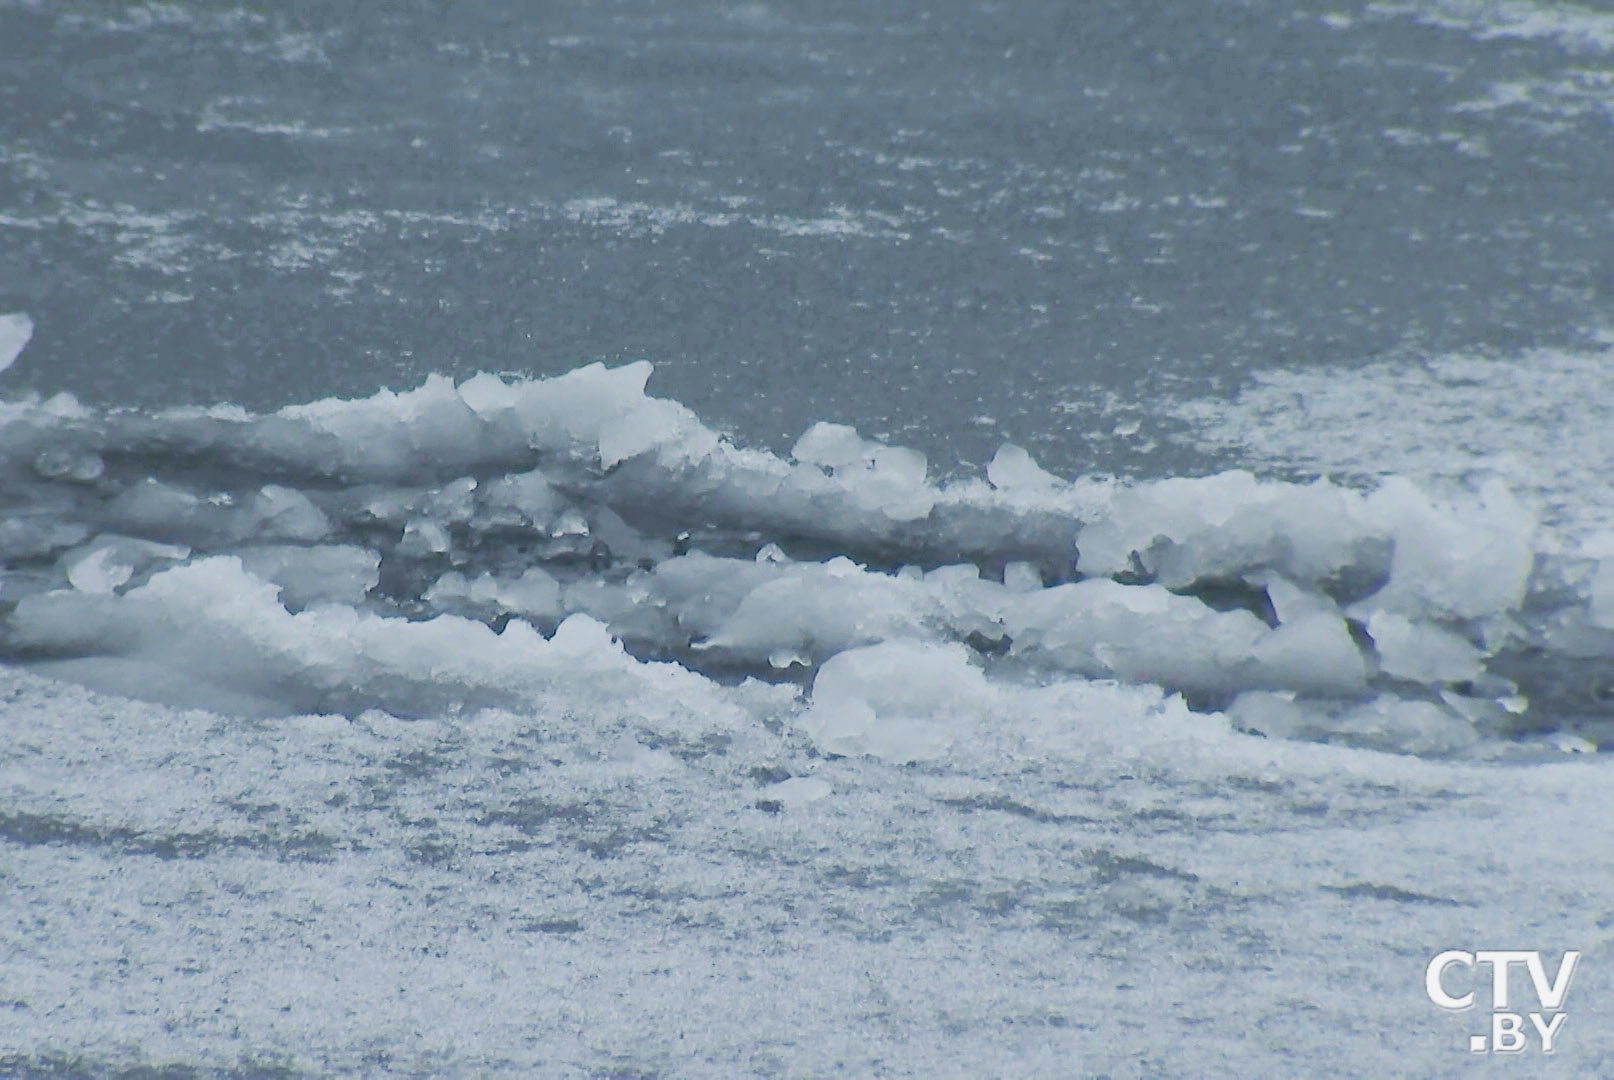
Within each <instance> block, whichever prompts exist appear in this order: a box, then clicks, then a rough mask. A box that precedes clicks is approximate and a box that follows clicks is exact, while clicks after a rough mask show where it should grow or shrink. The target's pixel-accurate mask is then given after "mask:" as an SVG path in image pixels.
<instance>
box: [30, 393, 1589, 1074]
mask: <svg viewBox="0 0 1614 1080" xmlns="http://www.w3.org/2000/svg"><path fill="white" fill-rule="evenodd" d="M649 373H650V372H649V368H648V365H629V366H627V367H624V368H618V369H614V370H613V369H607V368H605V367H603V366H600V365H593V366H590V367H587V368H582V369H579V370H578V371H575V372H572V373H571V374H569V375H566V376H563V377H560V378H557V379H550V380H534V381H525V382H511V381H506V380H503V379H500V378H496V377H493V376H478V377H475V378H472V379H470V380H468V381H466V382H464V383H462V384H459V385H458V386H456V385H455V384H454V383H452V382H450V381H449V380H447V379H441V378H433V379H431V380H429V381H428V382H427V383H426V384H425V385H424V386H422V387H420V388H418V389H416V390H412V391H406V392H403V393H392V392H383V393H380V394H377V395H375V396H373V397H370V398H367V399H364V400H361V401H322V402H315V403H311V404H309V405H305V406H299V407H295V408H289V409H285V410H282V411H280V412H279V413H276V414H273V415H268V416H258V415H253V414H251V413H248V412H246V411H244V410H240V409H234V408H218V409H189V410H176V411H172V412H168V413H162V414H149V413H140V412H135V411H127V412H102V411H97V410H93V409H88V408H85V407H83V406H81V405H79V404H78V403H77V402H75V401H72V400H71V399H65V398H57V399H51V400H48V401H40V400H37V399H23V400H18V401H13V402H10V403H8V404H6V405H5V406H4V407H3V408H0V466H4V468H3V470H0V484H3V485H5V487H4V495H5V497H6V500H7V505H8V507H11V508H13V509H12V510H11V511H10V512H9V513H8V515H7V516H6V517H5V518H4V520H3V521H0V557H3V559H4V564H3V568H0V652H3V656H4V659H5V661H6V665H5V666H0V710H3V711H0V843H3V846H0V855H3V856H4V861H0V879H3V883H4V884H5V886H6V887H5V888H3V889H0V957H3V958H4V971H5V981H4V984H3V987H0V1067H4V1068H11V1067H12V1066H13V1065H18V1063H19V1062H21V1061H22V1060H23V1058H26V1059H27V1060H28V1061H30V1062H32V1065H30V1066H29V1067H30V1068H36V1069H41V1068H56V1069H57V1070H58V1072H64V1073H66V1074H67V1075H79V1074H89V1075H95V1074H100V1073H105V1072H115V1071H117V1070H118V1069H125V1068H131V1067H136V1066H149V1067H152V1068H158V1069H161V1068H167V1067H170V1066H172V1067H176V1068H189V1067H196V1068H199V1069H201V1070H204V1071H208V1070H213V1071H217V1070H226V1071H227V1070H229V1069H239V1070H242V1071H244V1072H246V1073H253V1072H254V1071H258V1072H274V1071H275V1070H280V1071H281V1072H282V1073H287V1074H290V1075H304V1074H306V1075H323V1074H329V1073H332V1072H354V1073H362V1072H386V1073H404V1074H431V1075H440V1074H446V1075H488V1074H503V1075H513V1076H528V1075H554V1076H579V1077H583V1076H589V1077H594V1076H610V1075H615V1076H624V1075H639V1076H643V1075H678V1076H684V1075H690V1076H713V1077H718V1076H732V1075H737V1074H760V1075H773V1076H801V1077H809V1076H822V1075H827V1074H833V1073H836V1072H842V1073H846V1074H848V1075H876V1074H882V1073H892V1074H905V1075H923V1076H942V1075H957V1076H981V1075H1026V1076H1065V1075H1071V1074H1072V1073H1073V1072H1074V1073H1075V1074H1077V1075H1084V1074H1091V1075H1150V1076H1172V1075H1193V1076H1232V1075H1239V1076H1244V1075H1249V1073H1250V1072H1251V1071H1252V1070H1253V1071H1256V1072H1270V1073H1278V1072H1281V1073H1286V1074H1300V1075H1319V1076H1320V1075H1363V1074H1369V1075H1392V1074H1404V1073H1409V1072H1410V1073H1415V1074H1418V1075H1439V1074H1442V1073H1443V1072H1447V1071H1449V1070H1450V1068H1451V1067H1452V1066H1451V1063H1452V1062H1454V1061H1459V1060H1461V1061H1464V1062H1466V1061H1467V1060H1468V1059H1467V1057H1466V1038H1467V1035H1468V1034H1469V1033H1470V1032H1469V1030H1468V1025H1466V1024H1465V1023H1464V1021H1463V1019H1462V1018H1460V1017H1451V1016H1447V1015H1445V1014H1443V1013H1440V1012H1439V1011H1438V1010H1435V1009H1434V1008H1433V1007H1432V1006H1430V1005H1429V1004H1428V1002H1427V1001H1426V1000H1425V999H1424V997H1423V996H1422V993H1421V975H1422V970H1423V967H1422V966H1423V964H1424V963H1425V962H1426V961H1427V958H1428V957H1429V956H1430V955H1433V953H1435V952H1437V951H1440V950H1442V949H1448V948H1488V947H1510V943H1511V945H1523V946H1525V947H1536V946H1539V947H1541V948H1542V949H1547V950H1562V949H1567V948H1575V949H1580V950H1583V951H1584V953H1585V960H1584V961H1583V974H1582V975H1581V977H1579V978H1578V979H1577V981H1576V984H1575V990H1574V993H1573V996H1572V1001H1571V1016H1570V1020H1569V1025H1570V1026H1569V1027H1568V1028H1567V1030H1566V1033H1565V1035H1564V1037H1563V1040H1562V1047H1561V1049H1560V1052H1559V1054H1558V1055H1556V1056H1555V1058H1554V1059H1553V1060H1552V1061H1551V1062H1550V1066H1551V1067H1552V1068H1554V1069H1558V1070H1562V1071H1563V1072H1564V1073H1565V1074H1566V1075H1597V1074H1599V1073H1607V1072H1608V1071H1609V1067H1610V1064H1611V1062H1614V1043H1611V1042H1610V1039H1609V1037H1608V1036H1607V1035H1606V1032H1607V1031H1608V1030H1609V1029H1608V1027H1607V1025H1599V1024H1597V1023H1595V1022H1591V1021H1590V1019H1589V1018H1590V1017H1592V1016H1594V1015H1595V1012H1594V1011H1592V1010H1590V1009H1589V1010H1588V1012H1587V1014H1586V1015H1587V1017H1588V1022H1583V1023H1577V1015H1576V1014H1575V1013H1574V1011H1573V1010H1574V1008H1575V1005H1576V1003H1577V1002H1578V1001H1581V1000H1584V1001H1587V1002H1593V1001H1595V1000H1596V998H1597V995H1599V994H1606V993H1608V992H1610V991H1611V990H1614V981H1611V976H1610V974H1609V972H1610V971H1614V964H1610V963H1609V962H1608V961H1609V960H1610V959H1611V958H1614V957H1611V946H1610V938H1609V934H1608V931H1607V929H1606V927H1607V926H1608V925H1609V922H1610V920H1614V913H1611V912H1610V911H1609V910H1608V905H1607V904H1605V903H1604V902H1603V900H1602V899H1600V898H1601V897H1603V896H1605V895H1606V892H1607V890H1606V888H1604V886H1605V885H1606V881H1604V878H1605V877H1606V870H1605V869H1604V868H1603V866H1602V862H1603V861H1606V860H1602V861H1600V860H1599V859H1597V858H1596V857H1595V853H1596V852H1599V851H1603V850H1606V849H1608V847H1609V842H1610V840H1611V839H1614V838H1611V837H1610V835H1609V824H1608V823H1609V815H1608V814H1607V813H1606V812H1605V810H1604V805H1605V803H1606V798H1605V794H1604V793H1605V792H1606V790H1607V787H1608V783H1609V779H1610V778H1609V777H1608V776H1607V775H1606V773H1607V771H1608V766H1607V763H1606V761H1604V760H1603V757H1604V756H1603V755H1600V754H1595V753H1590V751H1595V750H1597V749H1599V748H1601V747H1603V746H1605V745H1606V744H1607V742H1608V741H1609V731H1610V726H1609V725H1608V724H1607V710H1608V702H1607V699H1606V696H1603V695H1602V692H1601V689H1600V688H1602V687H1604V686H1606V685H1607V679H1608V676H1609V673H1610V668H1611V665H1614V627H1611V626H1610V625H1609V623H1610V621H1611V619H1610V616H1609V605H1610V599H1609V597H1610V585H1609V582H1610V575H1609V571H1608V567H1609V565H1610V559H1609V552H1608V550H1607V548H1608V545H1607V544H1606V543H1605V542H1604V541H1602V540H1598V539H1597V538H1596V537H1584V538H1579V539H1578V540H1577V542H1576V543H1575V544H1573V545H1568V546H1566V545H1564V544H1561V543H1558V542H1557V541H1556V540H1554V542H1553V543H1552V544H1550V545H1548V546H1547V547H1546V548H1543V547H1542V546H1541V544H1540V543H1539V540H1540V537H1539V535H1538V529H1537V525H1536V517H1535V515H1534V513H1533V511H1532V510H1531V509H1529V508H1528V507H1527V506H1525V505H1523V504H1522V503H1521V502H1520V501H1519V500H1517V499H1516V498H1515V497H1514V496H1513V495H1512V494H1510V492H1509V491H1508V490H1506V489H1504V488H1503V487H1501V486H1499V485H1497V484H1489V485H1486V484H1481V485H1479V486H1476V487H1461V486H1450V485H1446V486H1442V485H1439V484H1434V483H1425V484H1422V485H1420V484H1415V483H1413V482H1411V481H1406V480H1398V479H1394V478H1392V479H1388V480H1386V481H1384V482H1383V483H1381V484H1379V485H1377V486H1376V487H1373V488H1372V489H1370V490H1367V491H1362V490H1357V489H1355V488H1349V487H1344V486H1339V485H1335V484H1332V483H1329V482H1325V481H1324V482H1315V483H1308V484H1290V483H1283V482H1280V481H1276V480H1267V479H1262V478H1258V477H1256V476H1254V475H1251V474H1248V473H1226V474H1222V475H1219V476H1212V477H1205V478H1198V479H1182V480H1170V481H1161V482H1154V483H1135V484H1120V483H1115V482H1110V481H1102V480H1077V481H1068V482H1067V481H1065V480H1061V479H1059V478H1058V477H1055V476H1053V475H1051V474H1049V473H1046V472H1044V471H1043V470H1041V469H1040V467H1038V466H1037V465H1036V464H1035V462H1034V461H1032V460H1031V458H1030V456H1029V455H1026V454H1023V452H1018V451H1016V450H1015V448H1013V447H1012V446H1006V447H1004V448H1003V449H1002V450H1000V451H999V453H998V454H997V456H996V457H995V458H994V459H993V461H992V462H991V463H990V465H989V466H988V467H987V470H986V472H987V475H986V478H985V479H984V480H983V479H965V480H955V481H951V482H947V483H937V482H934V481H933V480H932V479H931V478H930V477H929V476H928V475H927V470H926V466H925V462H924V459H923V457H922V455H918V454H916V453H913V452H911V451H907V450H904V449H902V448H900V447H892V446H887V445H884V444H882V443H879V442H876V441H873V440H868V439H865V438H864V437H863V436H861V435H859V434H858V433H857V432H855V431H853V430H852V429H850V428H847V427H844V426H837V425H833V424H820V425H816V426H814V427H813V428H811V429H810V430H809V431H808V432H807V433H806V434H805V435H804V436H803V438H802V440H801V441H800V442H799V443H798V444H797V446H796V450H795V456H794V457H793V458H791V459H785V458H780V457H775V456H773V455H770V454H766V453H761V452H757V451H752V450H746V449H743V448H740V447H736V446H734V445H733V444H732V443H730V442H728V441H727V440H725V439H723V438H722V437H720V436H719V435H718V434H716V433H715V432H713V431H711V430H710V429H708V428H706V427H705V426H704V425H702V424H701V423H700V421H699V420H698V419H697V418H695V416H694V415H693V414H692V413H690V412H689V410H687V409H685V408H684V407H683V406H681V405H679V404H678V403H676V402H667V401H662V400H659V399H656V398H652V397H647V396H646V395H645V393H644V386H645V380H646V379H647V378H648V376H649ZM199 463H205V467H199ZM1600 545H1601V546H1600ZM41 676H48V677H49V678H42V677H41ZM75 684H78V685H75ZM102 694H104V695H106V696H99V695H102ZM131 699H140V701H139V702H137V701H135V700H131ZM140 702H143V703H140ZM202 710H205V711H202ZM1319 744H1333V745H1319ZM1420 755H1421V758H1422V759H1421V758H1420ZM1423 759H1447V760H1423ZM1481 867H1483V868H1485V869H1484V871H1483V872H1481V870H1479V869H1476V868H1481ZM1364 1030H1365V1031H1371V1032H1373V1037H1372V1038H1370V1039H1364V1038H1362V1037H1361V1032H1362V1031H1364ZM16 1055H22V1056H23V1057H18V1056H16ZM52 1063H54V1064H52Z"/></svg>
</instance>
